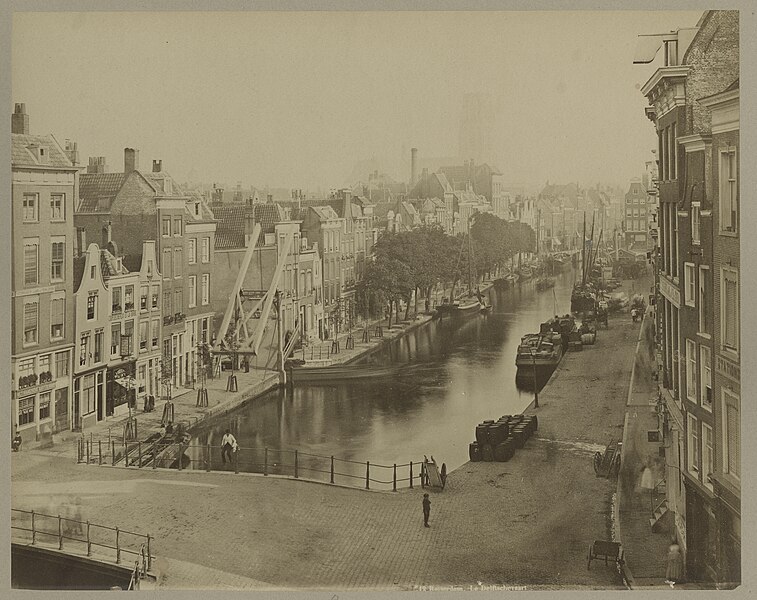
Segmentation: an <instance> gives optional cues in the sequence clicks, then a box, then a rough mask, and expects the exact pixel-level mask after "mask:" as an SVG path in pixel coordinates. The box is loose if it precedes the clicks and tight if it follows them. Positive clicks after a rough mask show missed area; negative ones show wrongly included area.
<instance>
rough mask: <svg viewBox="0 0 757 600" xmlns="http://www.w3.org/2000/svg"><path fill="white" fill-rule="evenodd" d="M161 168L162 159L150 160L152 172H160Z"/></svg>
mask: <svg viewBox="0 0 757 600" xmlns="http://www.w3.org/2000/svg"><path fill="white" fill-rule="evenodd" d="M162 170H163V161H162V160H154V161H152V172H153V173H160V172H161V171H162Z"/></svg>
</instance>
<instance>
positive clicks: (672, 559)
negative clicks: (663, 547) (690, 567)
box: [665, 538, 683, 588]
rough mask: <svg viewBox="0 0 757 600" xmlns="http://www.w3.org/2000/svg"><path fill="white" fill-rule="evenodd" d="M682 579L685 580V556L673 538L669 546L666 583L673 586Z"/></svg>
mask: <svg viewBox="0 0 757 600" xmlns="http://www.w3.org/2000/svg"><path fill="white" fill-rule="evenodd" d="M681 581H683V557H682V556H681V547H680V546H679V545H678V543H677V542H676V540H675V538H673V539H672V540H671V541H670V548H668V568H667V569H666V570H665V583H667V584H668V585H669V586H670V587H671V588H672V587H673V586H675V584H676V583H680V582H681Z"/></svg>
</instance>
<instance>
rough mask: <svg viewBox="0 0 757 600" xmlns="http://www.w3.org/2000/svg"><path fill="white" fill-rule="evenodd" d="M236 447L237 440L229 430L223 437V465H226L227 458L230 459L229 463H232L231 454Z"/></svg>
mask: <svg viewBox="0 0 757 600" xmlns="http://www.w3.org/2000/svg"><path fill="white" fill-rule="evenodd" d="M236 447H237V440H236V438H235V437H234V436H233V435H231V431H229V430H228V429H227V430H226V433H224V435H223V439H222V440H221V461H223V464H226V458H227V457H228V459H229V462H231V453H232V451H233V450H234V449H235V448H236Z"/></svg>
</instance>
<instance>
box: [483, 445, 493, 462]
mask: <svg viewBox="0 0 757 600" xmlns="http://www.w3.org/2000/svg"><path fill="white" fill-rule="evenodd" d="M481 458H482V459H483V460H484V461H485V462H491V461H492V460H494V449H493V448H492V446H491V444H484V445H483V446H481Z"/></svg>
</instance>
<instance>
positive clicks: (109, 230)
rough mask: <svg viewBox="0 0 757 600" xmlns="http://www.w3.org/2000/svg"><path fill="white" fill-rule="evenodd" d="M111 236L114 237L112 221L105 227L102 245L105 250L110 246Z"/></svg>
mask: <svg viewBox="0 0 757 600" xmlns="http://www.w3.org/2000/svg"><path fill="white" fill-rule="evenodd" d="M111 235H112V228H111V225H110V221H108V222H107V223H105V225H103V243H102V247H103V248H107V247H108V244H110V240H111Z"/></svg>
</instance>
